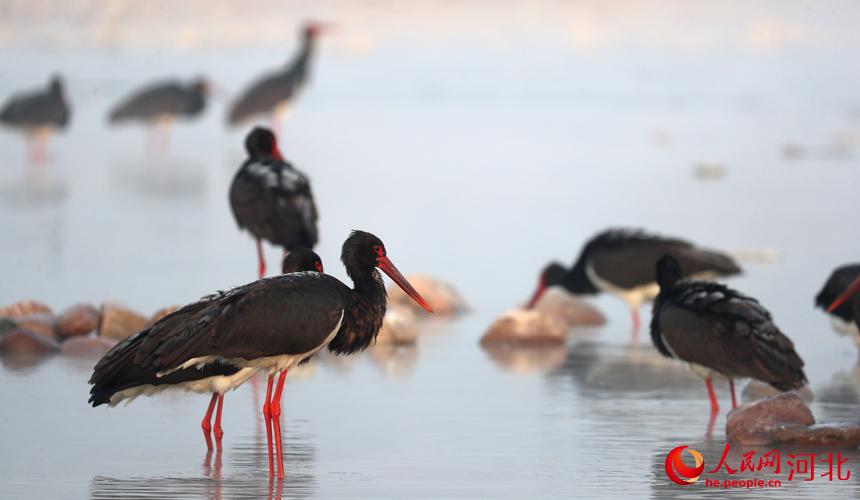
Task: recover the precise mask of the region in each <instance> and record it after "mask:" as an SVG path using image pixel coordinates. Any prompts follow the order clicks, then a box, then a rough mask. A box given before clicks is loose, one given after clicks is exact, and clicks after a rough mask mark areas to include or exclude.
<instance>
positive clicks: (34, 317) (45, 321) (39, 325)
mask: <svg viewBox="0 0 860 500" xmlns="http://www.w3.org/2000/svg"><path fill="white" fill-rule="evenodd" d="M15 323H17V324H18V326H20V327H21V328H23V329H25V330H29V331H31V332H33V333H38V334H39V335H42V336H43V337H45V338H48V339H51V340H55V339H56V338H57V320H56V319H55V318H54V316H53V315H52V314H49V313H31V314H27V315H25V316H20V317H17V318H15Z"/></svg>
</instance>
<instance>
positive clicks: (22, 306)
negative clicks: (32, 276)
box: [0, 300, 54, 318]
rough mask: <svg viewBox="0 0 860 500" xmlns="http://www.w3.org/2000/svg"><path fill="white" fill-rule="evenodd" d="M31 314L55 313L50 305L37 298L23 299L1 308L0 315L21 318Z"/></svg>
mask: <svg viewBox="0 0 860 500" xmlns="http://www.w3.org/2000/svg"><path fill="white" fill-rule="evenodd" d="M30 314H51V315H52V314H54V311H52V310H51V308H50V307H48V306H46V305H45V304H43V303H41V302H37V301H35V300H23V301H21V302H16V303H14V304H10V305H8V306H6V307H3V308H0V317H3V316H8V317H10V318H20V317H22V316H28V315H30Z"/></svg>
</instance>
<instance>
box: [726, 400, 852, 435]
mask: <svg viewBox="0 0 860 500" xmlns="http://www.w3.org/2000/svg"><path fill="white" fill-rule="evenodd" d="M814 424H815V417H813V415H812V411H810V409H809V407H808V406H806V404H804V402H803V401H801V399H800V398H799V397H798V396H797V395H796V394H792V393H783V394H779V395H777V396H773V397H770V398H766V399H762V400H760V401H756V402H754V403H746V404H744V405H741V406H739V407H737V408H735V409H734V410H732V411H730V412H729V414H728V417H727V418H726V439H728V440H729V441H730V442H732V443H736V444H743V445H804V446H826V447H837V448H856V447H857V446H860V425H858V424H856V423H833V424H819V425H814Z"/></svg>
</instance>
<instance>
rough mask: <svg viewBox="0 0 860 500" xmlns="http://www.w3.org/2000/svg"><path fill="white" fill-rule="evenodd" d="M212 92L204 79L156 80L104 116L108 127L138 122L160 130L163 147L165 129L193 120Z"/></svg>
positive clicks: (204, 106) (165, 139) (126, 98)
mask: <svg viewBox="0 0 860 500" xmlns="http://www.w3.org/2000/svg"><path fill="white" fill-rule="evenodd" d="M211 92H212V86H211V84H210V83H209V82H208V81H207V80H206V79H205V78H196V79H194V80H191V81H189V82H182V81H178V80H167V81H160V82H156V83H152V84H149V85H146V86H145V87H143V88H141V89H139V90H137V91H135V92H134V93H132V94H131V95H128V96H126V97H124V98H123V99H122V100H121V101H120V102H119V103H117V104H116V105H115V106H114V107H113V108H112V109H111V111H110V113H109V114H108V121H109V122H110V123H112V124H119V123H127V122H141V123H144V124H146V125H149V126H155V127H157V128H158V129H160V131H161V133H162V135H163V139H162V141H163V145H164V146H166V144H167V131H166V129H167V128H168V127H169V126H170V124H171V123H172V122H173V121H174V120H176V119H177V118H188V119H190V118H195V117H197V116H198V115H200V114H201V113H202V112H203V110H204V109H206V101H207V100H208V98H209V96H210V95H211Z"/></svg>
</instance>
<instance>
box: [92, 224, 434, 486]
mask: <svg viewBox="0 0 860 500" xmlns="http://www.w3.org/2000/svg"><path fill="white" fill-rule="evenodd" d="M341 260H342V261H343V264H344V267H345V268H346V273H347V275H348V276H349V277H350V278H351V279H352V281H353V288H349V287H348V286H346V285H345V284H343V283H342V282H340V281H339V280H337V279H336V278H333V277H331V276H329V275H327V274H322V273H318V272H304V273H292V274H284V275H280V276H275V277H272V278H267V279H263V280H259V281H255V282H253V283H249V284H247V285H244V286H240V287H238V288H234V289H232V290H230V291H227V292H222V293H219V294H216V295H214V296H211V297H209V298H207V299H205V300H204V301H201V302H199V303H197V304H193V305H191V306H186V307H185V308H183V309H180V310H179V311H177V312H176V313H174V314H172V315H169V316H166V317H165V318H164V319H163V320H162V321H159V322H157V323H156V324H155V325H153V327H152V328H150V329H148V330H146V331H145V332H146V333H140V334H137V335H135V336H134V337H132V338H130V339H129V340H127V341H126V342H125V344H126V345H127V347H126V348H125V349H124V350H123V351H124V354H123V355H122V356H117V355H116V354H114V355H111V354H112V353H109V354H108V355H106V356H105V358H103V359H102V361H100V362H99V364H98V365H96V369H95V372H94V373H93V377H92V378H91V380H90V382H91V383H92V384H94V385H93V388H92V390H91V394H93V397H92V398H91V400H92V401H97V400H98V401H103V400H105V399H108V400H110V397H109V396H108V395H107V394H108V392H109V390H108V389H107V385H109V384H111V383H112V378H113V377H114V376H115V373H116V372H121V371H122V370H125V369H129V368H126V367H127V366H128V365H131V366H132V367H133V369H134V370H146V371H147V373H154V374H155V377H156V378H164V377H170V376H172V375H173V374H176V373H182V372H183V371H185V370H189V369H200V368H202V369H205V368H206V367H207V366H213V365H221V364H228V365H232V366H234V367H240V371H239V372H237V373H241V374H245V373H247V372H253V371H254V370H266V371H267V372H268V374H269V377H268V387H267V390H266V401H265V402H264V403H263V415H264V416H265V418H266V422H267V426H268V425H271V426H272V428H273V429H274V440H275V445H276V447H277V455H278V477H279V478H283V477H284V468H283V455H282V451H281V428H280V415H281V407H280V400H281V393H282V391H283V386H284V379H285V377H286V375H287V372H288V371H289V369H290V368H292V367H293V366H296V365H297V364H299V363H300V362H302V361H304V360H305V359H307V358H309V357H310V356H312V355H314V354H315V353H316V352H318V351H319V350H320V349H323V348H326V347H327V348H328V349H329V351H332V352H334V353H335V354H342V355H348V354H352V353H355V352H359V351H362V350H364V349H366V348H367V347H368V346H369V345H370V344H371V343H372V342H373V340H374V339H375V338H376V335H377V333H378V332H379V328H380V326H381V325H382V319H383V316H384V315H385V308H386V293H385V285H384V284H383V282H382V278H381V276H380V274H379V272H378V271H377V268H378V269H380V270H382V271H383V272H384V273H385V274H387V275H388V276H389V277H390V278H391V279H392V280H393V281H394V282H395V283H397V284H398V285H399V286H400V287H401V288H402V289H403V290H404V291H405V292H406V293H408V294H409V296H410V297H412V298H413V299H414V300H415V301H416V302H418V303H419V304H421V305H422V306H423V307H424V308H425V309H426V310H427V311H428V312H432V309H431V308H430V306H429V305H428V304H427V303H426V302H425V301H424V299H423V298H422V297H421V296H420V295H419V294H418V292H416V291H415V289H414V288H413V287H412V285H410V284H409V282H408V281H406V278H404V277H403V275H402V274H400V272H399V271H398V270H397V268H396V267H395V266H394V264H392V262H391V260H390V259H389V258H388V253H387V251H386V249H385V245H384V244H383V243H382V241H381V240H380V239H379V238H377V237H376V236H374V235H372V234H370V233H367V232H364V231H353V232H352V233H351V234H350V236H349V237H348V238H347V239H346V241H345V242H344V244H343V249H342V252H341ZM183 311H185V313H184V314H182V319H181V320H178V319H177V318H176V316H177V315H178V314H180V313H182V312H183ZM165 320H167V321H165ZM275 375H278V382H277V386H276V387H275V390H274V393H273V392H272V386H273V383H274V377H275ZM228 388H231V387H229V386H227V387H218V388H216V389H223V390H226V389H228ZM218 392H222V391H218ZM267 434H268V433H267ZM267 437H268V436H267ZM268 447H269V450H270V453H269V474H270V476H271V475H273V474H274V461H273V457H272V454H271V450H272V445H271V439H269V443H268Z"/></svg>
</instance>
